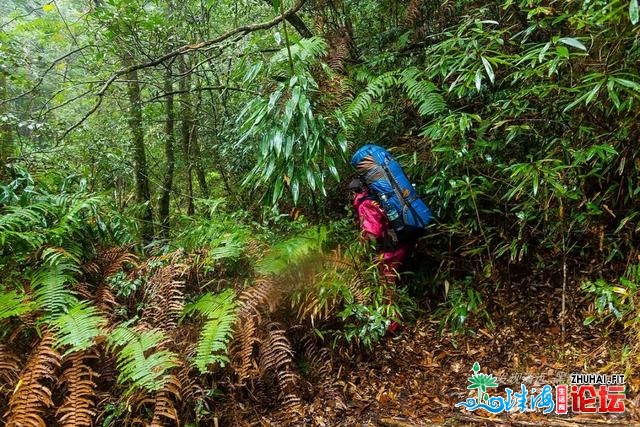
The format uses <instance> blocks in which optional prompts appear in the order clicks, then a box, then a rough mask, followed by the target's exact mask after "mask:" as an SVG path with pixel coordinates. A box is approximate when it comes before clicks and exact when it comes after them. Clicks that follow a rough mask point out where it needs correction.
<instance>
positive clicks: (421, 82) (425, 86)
mask: <svg viewBox="0 0 640 427" xmlns="http://www.w3.org/2000/svg"><path fill="white" fill-rule="evenodd" d="M398 84H399V85H401V86H402V87H403V88H404V90H405V92H406V94H407V97H408V99H409V101H411V102H412V103H413V104H414V105H416V106H417V107H418V112H419V113H420V115H422V116H429V115H434V114H438V113H440V112H442V111H443V110H444V109H445V108H446V105H447V104H446V102H445V100H444V98H443V97H442V95H440V94H439V93H438V92H437V90H438V88H437V87H436V85H434V84H433V83H431V82H430V81H428V80H425V79H424V77H423V75H422V73H421V72H420V71H418V70H417V69H416V68H414V67H411V68H407V69H405V70H403V71H402V72H401V73H400V77H399V79H398Z"/></svg>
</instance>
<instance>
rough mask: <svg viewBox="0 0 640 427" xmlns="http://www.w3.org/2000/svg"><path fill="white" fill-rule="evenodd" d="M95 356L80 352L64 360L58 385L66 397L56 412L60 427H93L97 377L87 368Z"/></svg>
mask: <svg viewBox="0 0 640 427" xmlns="http://www.w3.org/2000/svg"><path fill="white" fill-rule="evenodd" d="M96 358H97V356H96V355H95V354H93V353H91V352H87V351H80V352H76V353H73V354H71V355H70V356H69V357H65V358H64V362H63V366H64V370H63V372H62V374H61V375H60V383H61V384H63V385H64V388H65V390H66V395H65V398H64V401H63V402H62V404H61V405H60V406H59V408H58V410H57V411H56V418H57V420H58V423H59V425H61V426H70V427H71V426H73V427H84V426H86V427H89V426H92V425H94V422H93V421H94V419H95V416H96V414H97V411H96V409H95V406H96V405H95V396H96V391H97V386H96V383H95V381H94V378H96V377H98V376H99V375H98V374H97V373H96V372H94V371H93V370H92V369H91V367H90V366H89V362H90V360H91V359H96Z"/></svg>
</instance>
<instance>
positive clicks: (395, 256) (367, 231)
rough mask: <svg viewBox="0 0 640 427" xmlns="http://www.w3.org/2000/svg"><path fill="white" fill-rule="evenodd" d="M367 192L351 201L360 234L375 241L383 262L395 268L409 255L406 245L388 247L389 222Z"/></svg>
mask: <svg viewBox="0 0 640 427" xmlns="http://www.w3.org/2000/svg"><path fill="white" fill-rule="evenodd" d="M368 196H369V194H368V192H367V190H366V189H365V190H363V191H362V192H360V193H357V194H356V196H355V198H354V199H353V207H354V208H355V210H356V212H357V214H358V220H359V222H360V232H361V233H362V237H364V238H365V239H371V238H373V239H375V241H376V243H377V244H378V247H380V248H382V252H383V262H384V263H385V264H389V265H388V266H389V267H391V268H397V267H398V266H399V264H400V263H401V262H402V261H403V260H404V258H405V257H406V256H407V254H408V253H409V247H408V246H407V245H403V244H398V245H395V247H393V246H394V245H390V244H389V243H390V241H391V237H390V236H389V234H388V233H389V221H388V220H387V216H386V214H385V213H384V211H383V210H382V208H381V207H380V205H379V204H378V202H376V201H375V200H373V199H371V198H369V197H368Z"/></svg>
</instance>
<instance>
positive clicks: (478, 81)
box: [475, 69, 482, 92]
mask: <svg viewBox="0 0 640 427" xmlns="http://www.w3.org/2000/svg"><path fill="white" fill-rule="evenodd" d="M475 81H476V89H477V90H478V92H480V89H481V88H482V71H481V70H480V69H478V71H476V78H475Z"/></svg>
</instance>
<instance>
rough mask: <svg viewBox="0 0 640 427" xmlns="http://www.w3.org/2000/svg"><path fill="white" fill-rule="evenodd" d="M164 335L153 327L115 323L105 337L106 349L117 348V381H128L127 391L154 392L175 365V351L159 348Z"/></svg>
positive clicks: (122, 382) (166, 379)
mask: <svg viewBox="0 0 640 427" xmlns="http://www.w3.org/2000/svg"><path fill="white" fill-rule="evenodd" d="M165 340H166V336H165V335H164V333H163V332H162V331H160V330H157V329H151V330H145V331H141V332H138V331H135V330H133V329H131V328H129V327H127V326H126V325H119V326H118V327H116V328H115V329H114V330H113V332H112V333H111V334H109V336H108V339H107V341H108V344H109V348H110V349H112V350H116V349H117V350H118V351H117V352H116V355H117V368H118V370H119V375H118V382H119V383H121V384H124V383H127V382H130V383H131V385H130V388H129V390H128V392H131V391H133V390H135V389H145V390H148V391H157V390H159V389H161V388H162V387H163V386H164V385H165V384H166V382H167V381H168V379H169V378H170V376H169V375H168V374H167V371H168V370H169V369H171V368H173V367H176V366H178V365H179V363H178V359H177V356H176V354H174V353H173V352H171V351H169V350H165V349H162V348H161V347H162V344H163V343H164V342H165Z"/></svg>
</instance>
